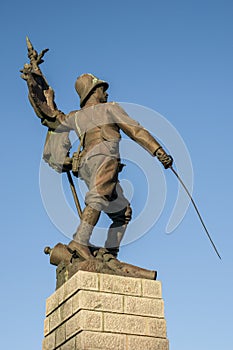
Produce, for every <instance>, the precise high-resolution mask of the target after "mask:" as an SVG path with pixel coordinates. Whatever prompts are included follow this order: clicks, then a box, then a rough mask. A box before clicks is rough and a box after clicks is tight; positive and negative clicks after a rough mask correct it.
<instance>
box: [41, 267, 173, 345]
mask: <svg viewBox="0 0 233 350" xmlns="http://www.w3.org/2000/svg"><path fill="white" fill-rule="evenodd" d="M44 336H45V338H44V340H43V350H55V349H56V350H84V349H85V350H97V349H104V350H168V349H169V344H168V340H167V335H166V321H165V318H164V303H163V299H162V292H161V283H160V282H159V281H152V280H146V279H140V278H131V277H121V276H114V275H107V274H99V273H93V272H85V271H78V272H77V273H76V274H75V275H74V276H73V277H72V278H71V279H69V280H68V281H67V282H66V283H65V284H63V285H62V286H61V287H60V288H59V289H58V290H57V291H56V292H55V293H53V294H52V295H51V296H50V297H49V298H48V299H47V301H46V319H45V322H44Z"/></svg>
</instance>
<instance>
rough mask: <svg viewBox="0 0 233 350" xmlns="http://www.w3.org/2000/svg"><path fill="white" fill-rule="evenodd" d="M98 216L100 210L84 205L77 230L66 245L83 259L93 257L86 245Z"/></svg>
mask: <svg viewBox="0 0 233 350" xmlns="http://www.w3.org/2000/svg"><path fill="white" fill-rule="evenodd" d="M99 216H100V212H99V211H98V210H96V209H94V208H92V207H90V206H89V205H87V206H86V208H85V209H84V211H83V213H82V217H81V222H80V225H79V227H78V229H77V232H76V233H75V234H74V236H73V238H74V239H73V240H72V241H71V242H70V243H69V244H68V247H69V248H70V249H71V250H72V251H73V253H76V254H77V255H79V256H80V257H82V258H83V259H85V260H87V259H93V258H94V257H93V255H92V254H91V251H90V249H89V247H88V245H89V240H90V237H91V234H92V231H93V229H94V226H95V225H96V223H97V221H98V219H99Z"/></svg>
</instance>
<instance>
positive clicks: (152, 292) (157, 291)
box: [142, 279, 162, 298]
mask: <svg viewBox="0 0 233 350" xmlns="http://www.w3.org/2000/svg"><path fill="white" fill-rule="evenodd" d="M142 296H144V297H149V298H162V286H161V282H160V281H152V280H146V279H142Z"/></svg>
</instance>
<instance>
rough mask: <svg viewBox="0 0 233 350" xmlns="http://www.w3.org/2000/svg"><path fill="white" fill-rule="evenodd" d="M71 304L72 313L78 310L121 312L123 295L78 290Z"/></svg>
mask: <svg viewBox="0 0 233 350" xmlns="http://www.w3.org/2000/svg"><path fill="white" fill-rule="evenodd" d="M72 302H73V313H75V312H76V311H78V310H80V309H88V310H95V311H111V312H123V295H117V294H110V293H102V292H96V291H85V290H80V291H79V292H78V293H76V294H75V295H74V296H73V298H72Z"/></svg>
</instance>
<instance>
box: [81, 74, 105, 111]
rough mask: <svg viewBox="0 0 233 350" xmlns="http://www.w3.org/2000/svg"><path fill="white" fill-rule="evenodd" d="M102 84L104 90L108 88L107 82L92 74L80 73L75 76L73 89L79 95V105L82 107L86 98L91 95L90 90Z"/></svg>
mask: <svg viewBox="0 0 233 350" xmlns="http://www.w3.org/2000/svg"><path fill="white" fill-rule="evenodd" d="M98 86H104V88H105V90H107V89H108V86H109V85H108V83H107V82H106V81H104V80H100V79H99V78H97V77H95V76H94V75H93V74H89V73H86V74H82V75H80V77H78V78H77V80H76V82H75V90H76V91H77V93H78V95H79V97H80V107H83V105H84V104H85V102H86V100H87V98H88V97H89V96H90V95H91V93H92V91H93V90H94V89H95V88H96V87H98Z"/></svg>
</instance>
